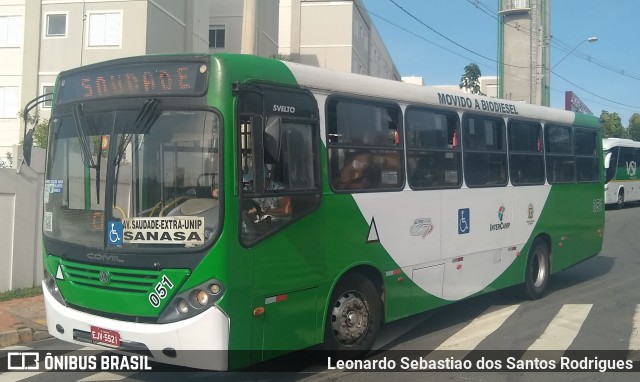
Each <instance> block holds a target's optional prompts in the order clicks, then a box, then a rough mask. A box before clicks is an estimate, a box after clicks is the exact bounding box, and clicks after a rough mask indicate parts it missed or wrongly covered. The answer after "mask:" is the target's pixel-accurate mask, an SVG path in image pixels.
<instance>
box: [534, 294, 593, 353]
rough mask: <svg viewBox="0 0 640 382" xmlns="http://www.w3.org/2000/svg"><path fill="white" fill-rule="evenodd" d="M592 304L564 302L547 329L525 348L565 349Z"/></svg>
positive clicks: (574, 336) (576, 333)
mask: <svg viewBox="0 0 640 382" xmlns="http://www.w3.org/2000/svg"><path fill="white" fill-rule="evenodd" d="M592 307H593V304H566V305H564V306H563V307H562V308H561V309H560V311H559V312H558V314H556V316H555V317H554V318H553V320H551V322H550V323H549V326H547V329H546V330H545V331H544V333H542V335H541V336H540V337H538V339H537V340H536V341H535V342H534V343H533V344H532V345H531V346H529V348H528V349H527V351H529V350H567V349H568V348H569V346H571V343H572V342H573V340H574V339H575V338H576V336H577V335H578V332H579V331H580V327H581V326H582V324H583V323H584V320H586V319H587V316H588V315H589V311H591V308H592Z"/></svg>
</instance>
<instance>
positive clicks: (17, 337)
mask: <svg viewBox="0 0 640 382" xmlns="http://www.w3.org/2000/svg"><path fill="white" fill-rule="evenodd" d="M50 337H51V335H50V334H49V333H48V332H46V331H42V330H35V329H31V328H22V329H17V330H9V331H6V332H2V333H0V348H4V347H7V346H14V345H23V344H28V343H30V342H33V341H40V340H44V339H47V338H50Z"/></svg>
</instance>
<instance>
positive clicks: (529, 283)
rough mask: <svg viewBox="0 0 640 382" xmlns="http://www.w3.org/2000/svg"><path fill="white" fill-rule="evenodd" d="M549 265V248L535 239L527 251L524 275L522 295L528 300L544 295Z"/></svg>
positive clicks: (549, 269) (541, 241)
mask: <svg viewBox="0 0 640 382" xmlns="http://www.w3.org/2000/svg"><path fill="white" fill-rule="evenodd" d="M550 271H551V263H550V261H549V248H548V246H547V243H545V242H544V241H543V240H540V239H536V240H535V241H534V242H533V245H532V246H531V249H530V250H529V256H528V257H527V268H526V270H525V275H524V285H523V291H522V292H523V295H524V297H525V298H527V299H530V300H536V299H539V298H540V297H542V296H543V295H544V292H545V289H546V287H547V283H548V282H549V274H550Z"/></svg>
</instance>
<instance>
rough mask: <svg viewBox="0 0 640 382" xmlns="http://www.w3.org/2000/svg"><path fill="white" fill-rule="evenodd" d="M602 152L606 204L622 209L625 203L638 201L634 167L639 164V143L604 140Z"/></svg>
mask: <svg viewBox="0 0 640 382" xmlns="http://www.w3.org/2000/svg"><path fill="white" fill-rule="evenodd" d="M602 149H603V150H604V169H605V181H604V200H605V203H606V204H615V205H616V208H618V209H621V208H622V207H624V204H625V202H637V201H638V200H640V177H639V176H638V175H640V174H637V173H636V165H637V163H638V162H640V142H636V141H633V140H631V139H622V138H605V139H603V140H602Z"/></svg>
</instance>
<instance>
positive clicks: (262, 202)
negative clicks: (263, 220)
mask: <svg viewBox="0 0 640 382" xmlns="http://www.w3.org/2000/svg"><path fill="white" fill-rule="evenodd" d="M264 175H265V178H264V188H265V190H264V192H265V193H272V192H273V193H277V192H279V191H282V190H285V187H284V185H283V184H282V183H280V182H277V181H275V180H272V179H271V178H270V177H269V172H268V171H267V169H266V168H265V171H264ZM243 180H244V181H245V182H247V183H248V182H252V181H253V171H251V169H249V171H248V172H247V174H245V175H243ZM253 200H254V201H255V202H256V203H257V204H258V205H259V206H260V209H261V211H258V210H257V209H256V207H251V208H250V209H249V210H247V213H248V214H249V215H255V214H258V213H262V214H263V215H264V214H266V215H271V216H273V217H277V218H288V217H291V214H292V213H293V208H292V204H291V198H290V197H288V196H276V195H273V196H266V197H263V198H254V199H253Z"/></svg>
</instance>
